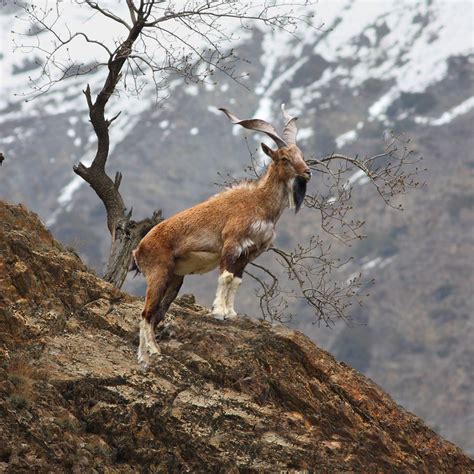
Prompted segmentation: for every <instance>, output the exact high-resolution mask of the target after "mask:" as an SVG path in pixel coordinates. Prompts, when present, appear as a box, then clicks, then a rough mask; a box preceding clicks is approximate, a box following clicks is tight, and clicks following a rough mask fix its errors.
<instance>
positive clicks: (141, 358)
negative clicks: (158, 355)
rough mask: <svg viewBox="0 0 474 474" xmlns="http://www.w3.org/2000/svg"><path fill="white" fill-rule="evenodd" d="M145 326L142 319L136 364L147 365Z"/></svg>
mask: <svg viewBox="0 0 474 474" xmlns="http://www.w3.org/2000/svg"><path fill="white" fill-rule="evenodd" d="M145 324H146V321H145V320H144V319H142V320H141V321H140V332H139V334H140V343H139V345H138V362H140V363H141V364H147V363H148V361H149V357H148V352H147V351H146V343H145Z"/></svg>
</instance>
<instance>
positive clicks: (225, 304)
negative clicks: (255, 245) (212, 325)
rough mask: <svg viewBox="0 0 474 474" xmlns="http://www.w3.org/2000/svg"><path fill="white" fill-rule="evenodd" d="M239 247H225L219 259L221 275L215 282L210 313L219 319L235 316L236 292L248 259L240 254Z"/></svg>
mask: <svg viewBox="0 0 474 474" xmlns="http://www.w3.org/2000/svg"><path fill="white" fill-rule="evenodd" d="M240 249H241V247H240V246H239V245H238V244H237V245H233V246H230V245H227V246H226V247H225V250H224V252H223V257H222V258H221V263H220V270H221V274H220V276H219V279H218V280H217V292H216V298H215V299H214V303H213V305H212V313H213V314H214V315H215V316H216V317H217V318H219V319H225V318H231V317H234V316H236V315H237V313H236V311H235V309H234V301H235V295H236V293H237V290H238V288H239V286H240V284H241V282H242V275H243V271H244V268H245V265H246V264H247V262H248V257H247V255H245V254H242V253H241V250H240Z"/></svg>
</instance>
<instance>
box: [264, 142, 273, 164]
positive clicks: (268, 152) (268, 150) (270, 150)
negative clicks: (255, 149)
mask: <svg viewBox="0 0 474 474" xmlns="http://www.w3.org/2000/svg"><path fill="white" fill-rule="evenodd" d="M261 146H262V150H263V153H265V155H268V156H269V157H270V158H271V159H272V160H274V159H275V152H274V151H273V150H272V149H271V148H270V147H269V146H267V145H265V143H261Z"/></svg>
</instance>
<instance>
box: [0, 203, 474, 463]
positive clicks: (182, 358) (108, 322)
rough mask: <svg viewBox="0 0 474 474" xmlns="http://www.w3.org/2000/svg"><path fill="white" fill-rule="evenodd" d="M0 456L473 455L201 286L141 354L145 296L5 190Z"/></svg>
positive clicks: (363, 458)
mask: <svg viewBox="0 0 474 474" xmlns="http://www.w3.org/2000/svg"><path fill="white" fill-rule="evenodd" d="M0 217H1V219H0V246H1V247H0V249H1V256H2V257H1V260H0V266H1V270H2V272H1V273H0V275H1V277H0V290H1V291H0V295H1V299H0V315H1V319H0V321H1V324H2V327H1V331H0V350H1V352H2V356H3V359H4V361H5V362H4V364H3V366H2V368H1V369H0V411H1V413H2V420H3V422H2V424H1V425H0V468H1V469H5V470H10V471H15V472H18V471H20V470H24V469H27V470H29V471H31V470H34V471H35V472H50V470H51V469H53V470H63V469H67V470H73V471H84V470H93V469H101V470H104V469H107V470H110V472H132V471H133V472H136V471H137V470H143V469H147V470H165V471H167V472H170V471H171V472H175V471H179V472H209V469H211V470H217V469H224V470H235V469H239V470H242V469H244V470H245V469H249V470H258V471H260V470H264V471H268V470H271V471H274V470H280V469H284V470H286V469H297V470H312V469H315V468H317V469H318V470H331V471H361V470H363V471H364V472H372V471H380V470H384V471H386V470H393V469H395V470H397V471H400V470H403V471H406V472H433V470H435V471H437V472H467V471H469V470H471V469H473V468H474V462H473V461H472V460H470V459H469V458H467V457H466V456H465V455H464V454H463V453H462V452H461V450H459V449H458V448H456V447H455V446H454V445H452V444H451V443H449V442H446V441H444V440H442V439H441V438H440V437H439V436H438V435H436V434H435V433H434V432H433V431H431V430H430V429H428V428H427V427H426V426H425V425H424V424H423V423H422V422H421V420H419V419H418V418H417V417H415V416H413V415H411V414H410V413H407V412H405V411H404V410H403V409H402V408H401V407H399V406H397V405H396V404H395V403H394V402H393V401H392V400H391V399H390V397H389V396H388V395H386V394H385V393H384V392H383V391H382V390H381V389H380V388H378V387H377V386H376V385H375V384H374V383H372V382H371V381H370V380H368V379H366V378H364V377H363V376H361V375H360V374H358V373H357V372H355V371H354V370H352V369H350V368H349V367H347V366H346V365H344V364H341V363H338V362H337V361H336V360H335V359H334V358H333V357H332V356H331V355H330V354H328V353H327V352H325V351H322V350H320V349H318V348H317V347H316V346H315V345H314V344H313V343H312V342H311V341H310V340H309V339H308V338H306V337H305V336H303V335H302V334H301V333H298V332H295V331H292V330H290V329H287V328H284V327H282V326H277V327H271V325H269V324H267V323H262V322H254V321H251V320H249V319H246V318H237V319H236V320H233V321H227V322H222V321H216V320H214V319H213V318H212V317H211V316H210V314H209V310H207V309H206V308H203V307H201V306H197V305H195V304H194V303H193V300H192V298H190V297H186V298H185V297H183V298H181V299H180V300H179V301H177V302H176V303H175V304H174V305H173V307H172V310H171V312H170V314H169V315H168V318H167V319H168V321H167V324H166V328H165V330H164V332H162V334H161V340H160V346H161V347H162V352H163V353H162V356H161V357H160V358H159V359H157V360H155V361H154V363H153V365H152V366H151V367H150V368H149V370H148V371H146V372H143V371H142V370H141V369H140V368H139V367H138V366H137V363H136V355H135V351H136V344H137V319H138V318H139V314H140V310H141V307H142V302H141V301H140V300H137V299H136V298H133V297H130V296H128V295H126V294H124V293H120V292H118V291H117V290H116V289H114V288H113V287H111V286H109V285H107V284H106V283H104V282H103V281H102V280H100V279H99V278H97V277H95V276H94V275H92V274H90V273H89V272H88V271H87V269H86V268H85V267H84V265H83V264H82V262H81V261H80V260H79V258H78V257H76V256H75V255H74V254H72V253H71V252H70V251H68V250H65V249H64V248H62V247H61V246H60V245H59V244H58V243H56V242H55V241H54V240H53V239H52V237H51V234H49V232H47V230H46V229H45V228H44V227H43V226H42V224H41V222H40V221H39V219H38V218H37V216H35V215H34V214H31V213H30V212H29V211H27V210H26V209H25V208H24V207H23V206H12V205H8V204H5V203H0Z"/></svg>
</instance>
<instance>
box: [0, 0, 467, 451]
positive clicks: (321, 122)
mask: <svg viewBox="0 0 474 474" xmlns="http://www.w3.org/2000/svg"><path fill="white" fill-rule="evenodd" d="M7 3H8V2H7ZM122 3H123V2H122ZM122 6H123V5H122ZM10 7H11V6H10ZM311 8H313V7H311ZM473 8H474V7H473V4H472V2H462V1H461V2H445V1H429V2H428V1H427V2H411V1H406V2H399V3H397V5H394V3H393V2H389V1H387V2H385V1H378V2H364V1H338V2H335V1H323V0H321V1H319V2H317V3H316V4H315V6H314V13H315V15H316V16H315V18H316V24H318V25H319V23H320V22H324V23H325V26H324V27H323V28H320V29H317V28H311V27H304V26H303V25H301V28H300V31H299V33H298V36H299V38H298V39H297V38H294V37H291V36H285V35H281V34H280V33H278V32H273V31H270V30H265V29H262V28H258V27H256V28H255V30H254V31H252V32H246V33H245V35H243V36H242V37H241V38H240V40H239V42H238V43H237V45H236V48H237V53H238V54H239V55H240V56H242V57H244V58H247V59H248V60H249V63H245V64H244V65H243V68H245V72H249V73H250V77H249V79H248V80H247V81H246V85H247V86H248V88H249V90H245V89H243V88H242V87H240V86H238V85H236V84H235V83H232V82H230V81H228V80H227V79H226V78H220V79H219V84H218V85H212V84H206V85H204V86H198V85H194V84H183V83H182V82H179V81H178V82H173V85H172V88H171V89H170V93H171V96H170V99H169V100H167V101H166V102H165V103H164V106H163V107H161V106H157V104H156V102H155V100H154V97H153V96H152V95H150V94H148V92H145V93H144V94H143V95H142V97H141V99H140V100H139V101H135V100H134V99H133V98H130V97H129V96H127V94H124V91H121V93H120V95H119V96H117V97H114V100H113V105H112V106H111V110H110V115H113V114H115V113H116V112H118V111H119V110H123V114H122V116H121V117H120V118H119V120H117V121H116V122H115V123H114V127H112V141H113V150H112V153H111V158H110V160H109V161H110V163H109V172H110V174H111V175H113V173H114V172H115V171H116V170H120V171H121V172H122V173H123V176H124V178H123V182H122V186H121V190H122V192H123V195H124V197H125V200H126V202H127V205H129V206H133V209H134V215H135V216H136V217H137V218H141V217H144V216H146V215H150V214H151V212H152V211H153V210H154V209H155V208H163V211H164V215H165V216H169V215H171V214H172V213H174V212H176V211H178V210H180V209H182V208H184V207H186V206H189V205H191V204H194V203H196V202H198V201H199V200H201V199H204V198H206V197H207V196H209V195H210V194H212V193H213V192H214V191H215V190H217V188H214V187H213V186H212V184H213V183H214V182H215V181H220V179H219V178H218V176H217V172H221V173H227V172H229V173H232V174H233V175H234V176H242V167H243V166H244V165H245V164H247V162H248V153H247V148H246V145H245V142H244V141H243V136H244V134H243V133H242V132H241V131H237V130H232V129H231V128H230V126H229V124H228V122H227V121H226V120H225V119H224V118H223V117H221V116H219V115H217V114H216V108H215V107H216V106H223V105H225V106H227V107H229V108H230V109H231V110H233V111H235V112H236V113H237V114H240V115H248V116H250V115H252V114H258V115H260V116H262V118H266V119H272V120H274V121H275V123H277V122H278V121H279V105H280V103H281V102H286V103H287V105H288V107H289V110H290V111H291V112H295V113H298V114H299V116H300V118H299V122H298V123H299V129H300V133H299V143H300V145H301V146H302V148H303V149H304V150H305V152H306V156H307V157H314V156H316V157H319V156H322V155H324V154H327V153H331V152H333V151H342V152H344V153H346V154H350V155H352V156H354V155H356V154H357V155H359V156H363V155H365V154H369V155H372V154H376V153H379V152H380V151H381V149H382V147H383V143H382V137H383V135H384V133H385V132H386V131H387V130H394V131H395V132H396V133H399V132H402V133H404V134H405V135H406V137H408V138H410V139H411V143H412V145H413V146H414V148H416V149H417V151H418V152H419V153H420V154H422V155H423V156H424V158H425V161H424V165H425V166H426V167H427V168H428V172H427V173H425V174H423V175H422V179H423V180H424V181H426V186H424V187H423V188H422V189H421V190H420V191H417V192H413V193H409V194H407V195H406V196H403V197H401V198H400V200H399V202H400V203H401V204H403V205H404V207H405V211H404V212H403V213H399V212H395V211H393V210H390V209H387V208H386V207H385V206H384V205H383V203H382V202H381V201H380V199H379V198H378V196H377V194H376V192H375V191H374V190H373V189H372V188H371V187H370V184H368V183H367V182H364V180H363V177H362V176H360V177H359V179H355V178H354V175H352V174H351V173H352V171H351V172H349V173H348V174H347V178H348V179H349V178H350V177H351V176H352V178H353V183H352V187H353V192H352V194H353V200H354V209H355V211H354V217H359V218H361V219H364V220H366V221H367V224H366V228H365V233H366V234H367V235H368V238H367V239H366V240H363V241H361V242H356V243H354V244H353V246H352V247H351V248H350V249H347V248H344V247H342V246H338V243H337V242H334V241H330V240H329V241H330V242H331V243H332V246H333V249H334V250H335V252H336V253H337V254H338V255H340V256H341V257H343V258H344V257H347V256H349V255H351V256H354V257H355V258H354V259H353V260H352V261H351V262H350V263H349V264H348V265H347V266H346V267H345V268H344V269H343V270H342V272H341V273H340V274H338V275H337V276H338V278H340V279H341V280H342V281H344V280H345V279H346V278H348V276H350V275H351V274H353V273H356V272H362V273H363V276H364V277H365V278H367V279H370V278H372V277H373V278H375V280H376V284H375V286H374V287H373V288H372V289H371V298H369V299H368V301H367V302H366V305H365V307H364V308H363V310H359V309H358V308H355V309H354V310H353V311H352V314H351V315H352V317H353V319H354V323H352V324H350V325H348V326H346V325H344V324H337V325H336V326H335V327H334V328H332V329H330V330H327V329H325V328H320V327H318V326H317V325H315V324H313V322H314V318H313V317H312V315H311V312H310V311H309V310H308V308H305V307H304V306H302V305H299V304H298V302H294V301H291V302H290V305H291V309H292V311H293V312H294V313H295V314H298V318H295V320H294V321H293V325H294V327H296V328H298V329H300V330H303V331H304V333H305V334H306V335H308V336H309V337H311V338H312V339H313V340H314V341H316V342H317V343H318V344H319V345H320V346H321V347H324V348H326V349H328V350H330V351H331V352H332V353H334V354H336V356H337V357H338V358H340V359H341V360H344V361H345V362H347V363H349V364H351V365H352V366H354V367H356V368H357V369H359V370H361V371H363V373H364V374H365V375H367V376H369V377H371V378H373V379H374V380H375V381H376V382H377V383H378V384H380V385H381V386H382V387H383V388H384V389H386V390H388V391H389V393H391V394H392V395H393V396H394V398H395V399H396V400H397V401H398V402H400V403H402V404H403V405H404V406H406V407H407V408H408V409H410V410H412V411H413V412H415V413H416V414H418V415H420V416H422V417H423V418H424V419H425V420H426V422H427V423H428V424H429V425H430V426H432V427H435V428H436V430H439V431H440V432H441V433H442V434H443V436H446V437H447V438H449V439H450V440H452V441H453V442H455V443H456V444H459V445H460V446H462V447H463V448H464V449H466V450H467V451H468V452H470V453H474V418H473V417H469V416H466V413H473V412H474V399H473V397H472V393H473V392H474V379H473V377H472V374H471V372H472V369H471V367H472V365H473V363H474V354H473V353H472V347H474V324H473V318H472V308H473V307H474V296H473V295H474V291H473V288H474V269H473V265H472V255H473V252H474V236H473V232H472V229H473V226H474V212H473V209H474V206H473V203H474V195H473V191H472V182H473V180H474V155H473V150H474V136H473V134H472V123H473V121H474V108H473V106H474V102H473V99H472V97H474V68H473V64H474V61H473V43H472V31H473V24H472V18H473V14H472V13H473ZM67 12H69V13H70V16H67V17H65V19H67V20H68V21H70V25H71V27H72V26H74V25H77V24H79V25H82V26H83V27H84V28H86V29H87V28H88V27H89V25H90V28H91V31H92V29H95V30H97V29H98V26H99V27H102V26H103V29H102V28H100V32H101V34H102V33H103V32H106V31H107V27H108V24H104V25H98V24H97V23H96V21H97V19H96V18H95V19H93V20H90V21H91V22H92V23H89V22H88V21H86V19H85V18H83V17H81V14H83V10H76V9H74V11H72V12H71V11H69V10H67ZM81 12H82V13H81ZM14 14H15V12H14V11H12V10H8V8H3V9H2V10H0V19H1V21H2V33H1V34H2V35H3V36H2V39H4V44H5V45H8V44H10V42H11V39H12V38H11V37H10V36H8V32H9V31H10V30H11V29H14V30H19V29H20V28H22V27H23V23H22V22H21V21H19V20H16V19H15V18H14ZM114 34H115V33H114ZM106 36H107V35H105V37H106ZM112 36H113V35H112ZM2 51H3V56H1V57H0V64H1V65H2V66H1V67H2V78H1V80H2V88H1V93H2V97H1V99H2V100H1V103H0V111H1V113H0V123H1V128H2V131H1V134H2V136H0V146H1V150H0V151H3V152H4V153H5V155H6V157H7V158H6V160H5V162H4V164H3V166H2V169H1V172H0V196H3V197H5V198H7V199H10V200H13V201H15V202H17V201H21V202H24V203H26V204H27V205H28V206H29V207H31V208H32V209H34V210H35V211H36V212H38V213H39V215H40V216H41V217H42V219H43V220H44V221H45V222H46V223H47V224H48V226H49V227H50V229H51V231H52V232H53V233H54V235H55V236H56V237H57V238H58V239H60V240H61V241H62V242H64V243H66V244H67V245H71V246H73V247H74V248H75V249H77V251H78V252H79V253H80V255H81V257H82V258H83V259H84V260H85V261H86V262H87V263H88V264H90V265H91V266H93V267H94V268H96V269H97V271H98V272H100V271H101V270H102V268H103V265H104V261H105V258H106V255H107V250H108V245H109V234H108V231H107V229H106V225H105V217H104V211H103V206H102V203H101V202H100V201H99V200H98V199H97V197H96V196H95V195H94V193H93V192H92V191H91V189H90V188H89V187H88V186H85V185H84V183H81V181H80V180H79V179H78V178H77V177H75V176H74V175H73V173H72V171H71V168H72V165H73V164H75V163H77V162H78V161H79V160H88V159H90V158H91V157H92V153H93V148H94V140H93V139H91V130H90V124H89V123H88V117H87V113H86V105H85V102H84V98H83V94H82V92H81V90H82V89H83V88H84V85H85V79H86V78H82V79H81V78H79V79H72V80H71V81H70V82H64V83H62V84H58V85H57V88H56V89H54V90H53V91H52V93H51V94H47V95H45V96H43V97H41V98H40V99H39V100H36V101H32V102H28V103H23V101H22V100H23V98H24V97H22V96H21V95H20V96H18V95H15V94H22V93H25V92H26V91H27V90H28V76H29V75H31V74H34V73H35V67H37V65H36V64H35V63H34V61H32V57H31V54H30V53H26V54H21V52H20V51H16V52H14V53H13V52H11V51H10V49H9V48H8V47H5V48H4V50H2ZM83 53H84V55H85V56H87V54H88V53H87V50H84V52H83ZM86 53H87V54H86ZM243 72H244V71H243ZM101 77H102V76H100V74H99V73H98V74H97V75H91V76H90V77H88V78H87V81H88V82H90V83H91V84H92V87H93V89H94V87H97V84H98V83H99V82H100V79H101ZM260 138H261V137H257V136H256V135H255V136H254V135H249V146H250V148H253V147H254V146H255V147H257V145H258V141H257V140H260ZM254 140H255V141H254ZM316 182H317V180H316V179H315V180H313V181H312V182H311V184H310V186H311V189H310V191H312V192H316V191H317V192H320V193H321V194H322V195H323V196H325V195H326V193H327V190H326V189H320V188H317V187H316ZM312 233H316V234H319V233H321V226H320V220H319V218H318V216H316V215H314V214H311V213H310V212H308V210H306V209H303V210H302V212H301V213H300V214H298V216H293V215H289V214H288V215H284V217H283V219H282V221H281V222H280V224H279V228H278V240H277V244H278V245H281V246H283V247H284V248H286V249H290V248H292V247H293V246H294V245H295V244H296V243H297V242H299V241H300V240H302V239H306V238H307V237H308V236H309V235H310V234H312ZM323 237H327V236H325V235H324V233H323ZM262 258H265V256H262ZM215 278H216V276H215V275H214V274H211V275H206V276H204V277H200V278H187V279H186V283H185V285H186V286H185V289H184V291H188V292H193V293H195V294H196V295H197V298H198V300H199V301H200V302H202V303H204V304H207V305H209V304H211V301H212V297H213V292H214V287H215ZM126 289H127V290H129V291H132V292H134V293H135V294H143V291H144V283H143V280H142V279H141V278H137V279H135V280H130V281H128V282H127V286H126ZM253 290H254V289H253V287H252V284H251V282H249V281H245V280H244V286H243V287H242V290H241V291H240V293H239V301H238V302H237V309H238V310H239V311H241V312H248V313H249V314H258V307H257V303H256V301H257V300H256V298H255V297H254V295H253ZM440 381H442V383H440Z"/></svg>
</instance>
